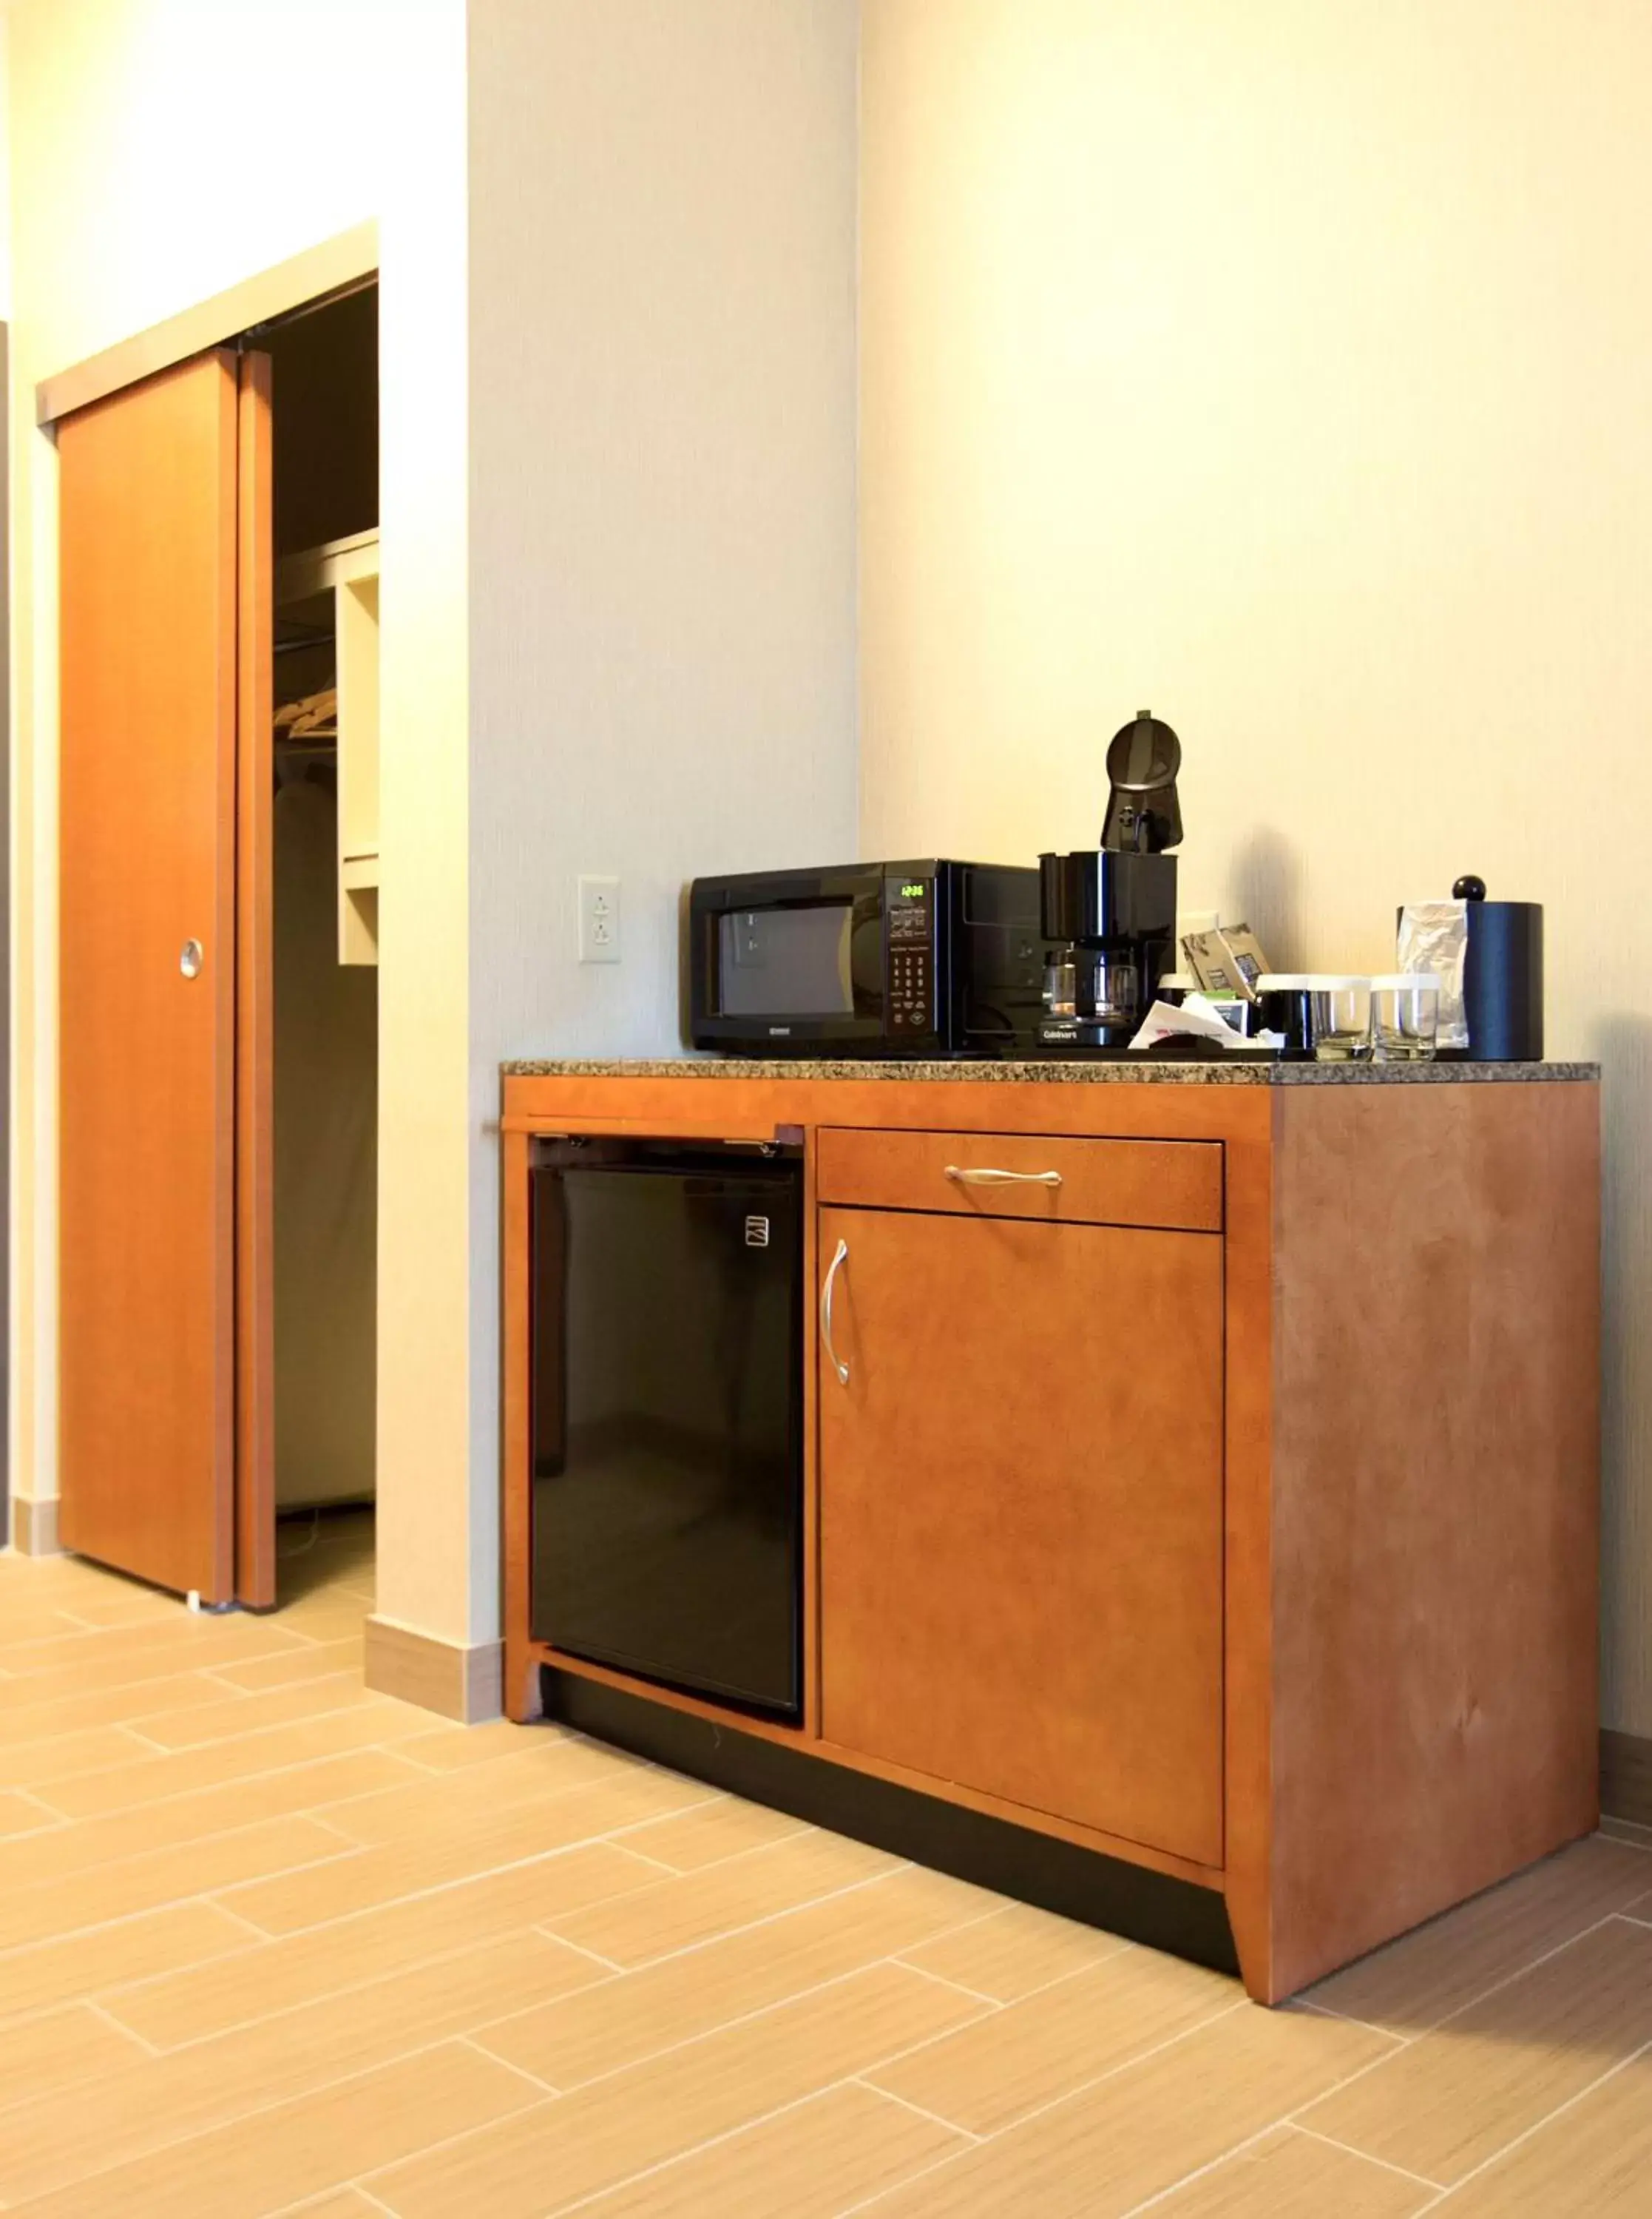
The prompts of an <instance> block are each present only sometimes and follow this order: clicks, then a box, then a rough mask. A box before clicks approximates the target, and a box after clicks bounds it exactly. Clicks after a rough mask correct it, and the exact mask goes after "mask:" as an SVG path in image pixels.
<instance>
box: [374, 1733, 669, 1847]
mask: <svg viewBox="0 0 1652 2219" xmlns="http://www.w3.org/2000/svg"><path fill="white" fill-rule="evenodd" d="M396 1755H397V1756H398V1757H399V1758H403V1757H405V1756H406V1755H407V1750H406V1745H405V1744H403V1743H398V1744H397V1746H396ZM636 1775H641V1776H642V1778H643V1780H644V1781H658V1780H660V1779H661V1778H668V1777H670V1776H671V1775H662V1774H661V1773H660V1772H659V1771H658V1770H657V1769H656V1768H655V1767H654V1766H652V1765H645V1764H643V1762H641V1761H640V1759H638V1758H637V1757H631V1756H622V1755H621V1754H620V1752H619V1751H618V1750H603V1749H598V1748H597V1747H595V1745H594V1744H593V1743H590V1742H580V1741H565V1742H556V1741H548V1742H546V1743H544V1744H543V1746H542V1747H540V1748H537V1749H534V1750H517V1751H514V1752H512V1753H510V1754H507V1755H506V1756H498V1757H495V1758H494V1759H493V1760H492V1761H491V1762H488V1763H486V1764H477V1765H471V1766H469V1767H468V1768H466V1769H464V1770H463V1771H459V1772H453V1773H443V1774H434V1775H433V1774H432V1773H430V1772H427V1771H425V1770H424V1769H422V1768H420V1767H419V1766H417V1765H413V1764H407V1765H406V1766H405V1767H404V1768H403V1769H402V1771H401V1777H400V1778H399V1780H398V1781H397V1782H396V1784H395V1785H394V1787H391V1788H388V1789H387V1790H386V1791H385V1792H384V1793H382V1794H378V1795H370V1796H368V1797H366V1798H364V1799H363V1800H362V1801H360V1802H357V1803H353V1804H352V1805H351V1807H350V1809H349V1810H348V1811H347V1812H339V1813H338V1818H337V1822H336V1823H337V1824H338V1825H339V1826H340V1827H342V1828H343V1830H344V1831H345V1832H346V1833H347V1834H348V1835H349V1836H350V1837H351V1841H354V1842H360V1843H362V1844H363V1847H365V1848H373V1849H377V1848H383V1847H388V1845H389V1844H391V1843H396V1842H419V1843H428V1842H429V1841H431V1840H432V1838H433V1837H435V1836H437V1835H438V1834H450V1833H454V1832H456V1831H460V1830H463V1829H468V1828H469V1827H471V1826H473V1825H475V1823H476V1822H477V1821H478V1820H479V1819H487V1818H495V1817H497V1816H498V1815H499V1814H500V1812H506V1811H519V1810H522V1809H524V1808H525V1806H528V1805H529V1804H537V1803H541V1802H543V1801H544V1800H545V1799H546V1798H547V1797H550V1796H556V1795H562V1794H565V1793H567V1792H568V1790H569V1789H571V1788H575V1787H591V1786H593V1785H594V1784H596V1783H598V1782H603V1783H606V1784H609V1785H612V1784H613V1783H615V1782H617V1781H626V1780H629V1779H630V1778H632V1777H633V1776H636ZM641 1792H642V1793H643V1794H645V1795H647V1794H651V1793H654V1790H653V1789H652V1788H649V1787H644V1788H643V1790H642V1791H641ZM705 1793H707V1794H710V1793H711V1790H710V1789H709V1788H708V1789H706V1790H705ZM642 1831H647V1829H643V1830H642Z"/></svg>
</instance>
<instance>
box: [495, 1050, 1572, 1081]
mask: <svg viewBox="0 0 1652 2219" xmlns="http://www.w3.org/2000/svg"><path fill="white" fill-rule="evenodd" d="M500 1073H501V1075H502V1076H503V1077H505V1078H704V1079H708V1080H711V1079H718V1078H814V1079H828V1078H854V1079H868V1078H870V1079H902V1078H905V1079H914V1078H916V1079H941V1080H947V1081H952V1082H957V1081H960V1080H964V1079H971V1080H976V1081H979V1080H982V1079H984V1080H987V1081H988V1082H990V1083H991V1084H994V1085H1001V1086H1048V1085H1080V1086H1141V1085H1149V1086H1152V1085H1158V1086H1464V1085H1503V1086H1507V1085H1518V1084H1530V1083H1531V1082H1532V1081H1534V1080H1537V1081H1542V1080H1549V1081H1554V1080H1589V1079H1597V1078H1599V1076H1600V1066H1599V1064H1598V1063H1270V1062H1263V1061H1258V1060H1252V1059H1251V1058H1249V1057H1246V1058H1244V1059H1243V1060H1241V1059H1240V1058H1239V1057H1237V1056H1236V1057H1233V1058H1232V1059H1230V1060H1227V1061H1225V1062H1221V1063H1214V1062H1206V1061H1203V1060H1201V1061H1198V1062H1193V1061H1188V1062H1178V1061H1175V1060H1168V1059H1165V1058H1162V1057H1155V1056H1146V1055H1141V1056H1137V1057H1135V1058H1134V1059H1133V1060H1131V1061H1130V1062H1128V1063H1124V1062H1113V1061H1091V1060H1087V1059H1085V1058H1083V1057H1072V1058H1064V1057H1059V1056H1047V1057H1040V1058H1039V1059H1037V1060H1028V1061H1027V1062H1024V1063H1014V1062H1008V1061H1002V1062H985V1063H983V1062H968V1061H962V1060H960V1061H956V1062H947V1063H919V1062H904V1061H902V1060H900V1059H898V1058H897V1057H885V1058H883V1059H882V1060H879V1061H878V1062H875V1063H838V1062H834V1061H832V1060H829V1059H828V1058H826V1057H823V1056H791V1057H782V1058H775V1059H773V1060H765V1059H763V1058H760V1057H757V1056H674V1057H661V1058H659V1059H656V1060H651V1061H650V1060H637V1061H630V1060H624V1059H616V1060H613V1061H611V1062H604V1061H593V1060H586V1061H573V1060H569V1061H558V1060H556V1059H555V1058H550V1059H548V1060H544V1061H541V1062H521V1063H505V1064H501V1065H500Z"/></svg>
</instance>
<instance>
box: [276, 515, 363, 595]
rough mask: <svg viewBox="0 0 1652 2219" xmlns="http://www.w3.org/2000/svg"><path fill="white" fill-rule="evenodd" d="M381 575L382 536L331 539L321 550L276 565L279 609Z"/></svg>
mask: <svg viewBox="0 0 1652 2219" xmlns="http://www.w3.org/2000/svg"><path fill="white" fill-rule="evenodd" d="M378 574H379V535H378V532H377V531H376V530H375V531H356V532H352V533H351V535H350V537H349V538H346V539H328V540H326V541H324V542H323V543H322V544H321V545H320V547H307V548H305V549H304V550H303V551H302V552H301V554H297V555H289V556H286V557H285V558H284V559H283V561H281V562H280V563H276V607H277V608H278V609H284V608H289V607H290V606H292V604H293V603H294V602H295V601H307V600H312V599H313V598H314V595H315V594H325V593H326V591H327V590H328V588H329V587H338V586H349V585H353V584H354V583H355V582H356V581H357V580H358V579H361V578H376V577H377V575H378Z"/></svg>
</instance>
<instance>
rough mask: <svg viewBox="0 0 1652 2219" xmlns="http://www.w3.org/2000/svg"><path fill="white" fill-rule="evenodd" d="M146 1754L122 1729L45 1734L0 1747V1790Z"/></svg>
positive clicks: (94, 1728) (95, 1728)
mask: <svg viewBox="0 0 1652 2219" xmlns="http://www.w3.org/2000/svg"><path fill="white" fill-rule="evenodd" d="M150 1753H151V1752H149V1751H148V1750H146V1749H145V1747H144V1744H143V1743H142V1742H141V1741H140V1740H139V1738H138V1737H137V1736H136V1734H134V1733H129V1732H128V1731H127V1729H126V1728H125V1727H124V1726H88V1727H87V1728H85V1730H84V1731H82V1732H80V1733H67V1734H47V1735H46V1736H44V1737H42V1738H41V1739H40V1740H39V1741H24V1742H18V1743H16V1745H15V1746H10V1747H8V1746H6V1745H5V1744H3V1743H0V1787H41V1786H43V1785H44V1784H45V1783H46V1782H47V1781H50V1780H65V1779H67V1778H68V1776H69V1775H70V1774H71V1773H75V1772H101V1771H103V1770H106V1769H107V1768H109V1766H110V1765H115V1764H130V1763H132V1762H134V1759H135V1758H138V1757H141V1756H147V1755H149V1754H150Z"/></svg>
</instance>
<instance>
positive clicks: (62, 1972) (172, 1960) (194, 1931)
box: [0, 1903, 250, 2017]
mask: <svg viewBox="0 0 1652 2219" xmlns="http://www.w3.org/2000/svg"><path fill="white" fill-rule="evenodd" d="M249 1938H250V1937H249V1936H248V1934H247V1930H246V1929H245V1926H243V1925H242V1924H240V1922H239V1920H238V1919H234V1918H230V1917H228V1916H227V1913H226V1912H224V1911H219V1910H218V1909H216V1908H215V1907H214V1905H212V1904H209V1903H182V1904H177V1905H171V1906H170V1907H169V1908H168V1909H166V1910H165V1911H146V1912H143V1913H142V1914H140V1916H139V1917H138V1918H126V1919H122V1920H121V1923H120V1924H118V1925H115V1926H99V1927H94V1928H93V1929H92V1930H90V1932H87V1933H81V1934H72V1935H69V1936H65V1938H63V1939H62V1940H59V1941H55V1942H39V1943H37V1944H35V1946H34V1948H32V1949H16V1950H11V1951H9V1952H8V1953H7V1954H6V1955H4V1956H0V2017H3V2016H4V2015H6V2014H9V2013H11V2012H16V2011H43V2010H45V2009H46V2008H47V2006H49V2005H53V2004H63V2003H72V2002H75V2001H78V1999H80V1998H83V1997H86V1996H96V1995H100V1994H102V1993H103V1992H105V1991H106V1990H108V1989H112V1988H119V1987H120V1986H122V1985H123V1984H124V1983H125V1982H127V1981H128V1980H151V1979H152V1978H154V1977H155V1975H156V1974H158V1973H171V1974H173V1975H174V1976H175V1977H177V1978H178V1979H189V1978H191V1977H193V1973H194V1971H195V1969H196V1968H198V1967H202V1966H204V1965H206V1964H208V1963H209V1962H211V1961H213V1960H214V1959H216V1958H220V1957H223V1956H227V1955H228V1954H229V1953H230V1952H231V1951H232V1950H236V1951H239V1950H243V1949H245V1948H246V1946H247V1942H248V1940H249Z"/></svg>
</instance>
